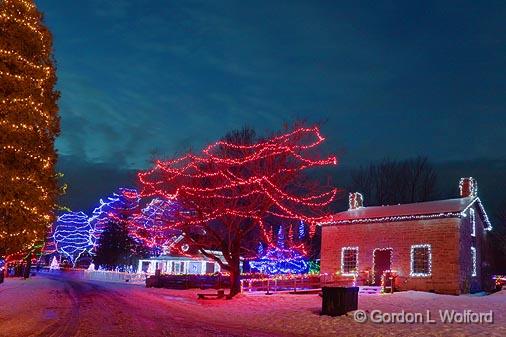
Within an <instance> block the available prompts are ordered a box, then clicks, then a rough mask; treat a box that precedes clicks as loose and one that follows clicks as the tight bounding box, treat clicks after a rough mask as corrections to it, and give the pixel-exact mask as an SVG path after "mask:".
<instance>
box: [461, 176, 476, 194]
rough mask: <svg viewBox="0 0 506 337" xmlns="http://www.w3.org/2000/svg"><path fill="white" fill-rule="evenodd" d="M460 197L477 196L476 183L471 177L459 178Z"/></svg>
mask: <svg viewBox="0 0 506 337" xmlns="http://www.w3.org/2000/svg"><path fill="white" fill-rule="evenodd" d="M459 189H460V197H461V198H466V197H475V196H477V195H478V182H477V181H476V179H474V178H473V177H468V178H460V182H459Z"/></svg>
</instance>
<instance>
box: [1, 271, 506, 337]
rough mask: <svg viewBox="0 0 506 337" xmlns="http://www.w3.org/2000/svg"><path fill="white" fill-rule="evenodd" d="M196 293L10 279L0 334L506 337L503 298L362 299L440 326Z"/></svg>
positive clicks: (310, 300)
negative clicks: (485, 316)
mask: <svg viewBox="0 0 506 337" xmlns="http://www.w3.org/2000/svg"><path fill="white" fill-rule="evenodd" d="M198 292H201V291H199V290H184V291H182V290H169V289H147V288H144V287H141V286H135V285H124V284H116V283H100V282H83V281H80V280H67V279H65V278H53V279H48V278H45V277H35V278H32V279H29V280H26V281H24V280H13V279H7V282H6V283H4V284H3V285H0V336H30V335H38V336H136V337H138V336H322V337H324V336H472V335H475V336H485V335H486V336H506V292H505V291H502V292H500V293H496V294H493V295H489V296H473V295H464V296H447V295H435V294H430V293H422V292H413V291H409V292H402V293H396V294H393V295H360V297H359V309H361V310H364V311H365V312H366V314H367V315H370V314H371V313H372V312H373V311H374V310H381V311H382V312H383V313H398V312H402V310H404V311H405V312H410V313H422V314H423V316H424V319H425V317H426V310H430V312H431V313H432V315H431V318H432V319H433V320H435V321H436V323H426V322H425V323H416V324H402V323H396V324H381V323H373V322H371V321H368V322H366V323H358V322H355V321H354V316H353V313H350V314H348V315H346V316H341V317H329V316H321V315H320V314H319V312H320V309H321V298H320V297H319V296H317V295H314V294H312V295H290V294H275V295H264V294H244V295H239V296H238V297H237V298H235V299H233V300H197V296H196V294H197V293H198ZM440 309H441V310H444V309H449V310H455V311H457V312H464V310H472V311H473V312H489V311H490V310H492V312H493V319H494V322H493V323H482V324H479V323H478V324H463V323H461V324H458V323H454V324H443V323H441V322H440V318H439V312H438V310H440Z"/></svg>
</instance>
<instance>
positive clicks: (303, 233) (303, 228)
mask: <svg viewBox="0 0 506 337" xmlns="http://www.w3.org/2000/svg"><path fill="white" fill-rule="evenodd" d="M305 236H306V226H305V225H304V221H302V220H300V222H299V240H302V239H304V237H305Z"/></svg>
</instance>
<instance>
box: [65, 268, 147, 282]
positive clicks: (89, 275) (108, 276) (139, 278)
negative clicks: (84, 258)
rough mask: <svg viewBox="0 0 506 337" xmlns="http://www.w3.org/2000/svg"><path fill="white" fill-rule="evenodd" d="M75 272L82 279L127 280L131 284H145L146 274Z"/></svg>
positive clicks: (101, 271) (103, 271)
mask: <svg viewBox="0 0 506 337" xmlns="http://www.w3.org/2000/svg"><path fill="white" fill-rule="evenodd" d="M75 274H76V276H77V277H78V278H80V279H82V280H94V281H104V282H128V283H133V284H145V283H146V274H144V273H139V274H138V273H124V272H118V271H107V270H76V271H75Z"/></svg>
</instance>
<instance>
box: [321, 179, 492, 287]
mask: <svg viewBox="0 0 506 337" xmlns="http://www.w3.org/2000/svg"><path fill="white" fill-rule="evenodd" d="M459 186H460V198H456V199H447V200H438V201H429V202H419V203H413V204H400V205H392V206H370V207H364V206H363V198H362V195H361V194H360V193H351V194H350V207H349V210H347V211H345V212H341V213H337V214H335V215H333V216H332V217H331V218H330V219H329V220H328V221H326V222H324V223H322V224H321V225H322V246H321V273H322V274H330V275H336V274H337V275H339V277H350V278H357V280H358V282H362V283H373V284H375V285H380V283H381V278H382V276H383V275H384V273H385V271H388V270H391V271H393V272H395V274H396V275H397V278H396V279H395V287H396V288H397V289H399V290H410V289H411V290H422V291H433V292H438V293H446V294H462V293H469V292H475V291H480V290H484V289H487V290H488V289H489V287H490V286H491V283H490V282H491V278H490V275H489V274H488V269H489V268H488V265H489V264H488V259H487V249H486V247H487V244H488V242H487V236H488V231H490V230H491V229H492V226H491V223H490V221H489V219H488V217H487V214H486V212H485V209H484V208H483V205H482V203H481V201H480V199H479V198H478V196H477V183H476V181H475V180H474V179H473V178H462V179H461V181H460V185H459ZM359 284H360V283H359Z"/></svg>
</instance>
